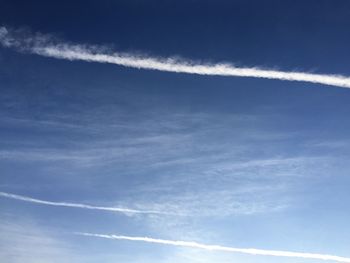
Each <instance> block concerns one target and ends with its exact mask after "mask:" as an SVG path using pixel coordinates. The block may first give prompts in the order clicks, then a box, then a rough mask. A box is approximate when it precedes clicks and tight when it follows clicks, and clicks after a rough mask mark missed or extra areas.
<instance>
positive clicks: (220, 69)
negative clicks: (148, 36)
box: [0, 27, 350, 88]
mask: <svg viewBox="0 0 350 263" xmlns="http://www.w3.org/2000/svg"><path fill="white" fill-rule="evenodd" d="M0 43H1V44H2V45H3V46H4V47H10V48H15V49H17V50H20V51H23V52H29V53H33V54H37V55H40V56H45V57H52V58H57V59H67V60H81V61H87V62H99V63H110V64H116V65H119V66H124V67H130V68H138V69H150V70H159V71H166V72H176V73H188V74H198V75H217V76H235V77H251V78H265V79H278V80H288V81H303V82H311V83H318V84H324V85H331V86H337V87H342V88H350V77H346V76H342V75H324V74H313V73H305V72H285V71H278V70H268V69H261V68H257V67H252V68H243V67H242V68H239V67H235V66H234V65H231V64H228V63H218V64H203V63H202V64H201V63H197V64H196V63H194V62H193V61H189V60H179V59H174V58H168V59H164V58H153V57H141V56H135V55H131V54H125V53H111V52H106V51H105V50H104V49H103V48H101V47H96V46H86V45H71V44H67V43H62V42H57V41H54V40H53V39H52V37H50V36H44V35H34V36H33V35H29V36H23V35H21V34H19V33H18V32H17V33H16V31H15V32H10V31H9V30H7V29H6V28H5V27H0Z"/></svg>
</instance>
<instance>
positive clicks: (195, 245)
mask: <svg viewBox="0 0 350 263" xmlns="http://www.w3.org/2000/svg"><path fill="white" fill-rule="evenodd" d="M77 234H78V235H82V236H87V237H99V238H106V239H116V240H129V241H141V242H147V243H155V244H162V245H171V246H179V247H191V248H198V249H203V250H209V251H223V252H233V253H243V254H250V255H262V256H275V257H291V258H304V259H319V260H331V261H337V262H343V263H349V262H350V258H346V257H341V256H335V255H327V254H314V253H303V252H292V251H279V250H264V249H256V248H236V247H227V246H220V245H206V244H201V243H197V242H191V241H182V240H167V239H158V238H151V237H132V236H121V235H104V234H93V233H77Z"/></svg>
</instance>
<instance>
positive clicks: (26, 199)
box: [0, 192, 170, 215]
mask: <svg viewBox="0 0 350 263" xmlns="http://www.w3.org/2000/svg"><path fill="white" fill-rule="evenodd" d="M0 196H1V197H5V198H10V199H15V200H20V201H24V202H30V203H35V204H41V205H50V206H63V207H72V208H82V209H90V210H103V211H110V212H118V213H123V214H162V215H169V214H170V213H166V212H160V211H153V210H136V209H129V208H120V207H108V206H93V205H88V204H77V203H66V202H52V201H46V200H41V199H35V198H31V197H27V196H23V195H16V194H10V193H5V192H0Z"/></svg>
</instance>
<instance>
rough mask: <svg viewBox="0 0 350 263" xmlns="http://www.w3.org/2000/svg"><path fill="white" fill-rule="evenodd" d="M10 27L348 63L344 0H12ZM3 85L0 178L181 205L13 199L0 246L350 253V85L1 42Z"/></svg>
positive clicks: (150, 252) (344, 66) (53, 258)
mask: <svg viewBox="0 0 350 263" xmlns="http://www.w3.org/2000/svg"><path fill="white" fill-rule="evenodd" d="M0 26H6V27H11V28H27V29H29V30H31V31H32V32H41V33H45V34H51V35H54V36H57V37H59V38H60V39H62V40H63V41H69V42H72V43H78V44H96V45H107V46H109V47H110V48H111V49H113V50H115V51H121V52H129V53H136V54H143V55H151V56H156V57H169V56H180V57H184V58H188V59H193V60H196V61H208V62H213V63H215V62H222V61H224V62H231V63H234V64H235V65H237V66H248V67H249V66H262V67H267V68H276V69H280V70H300V71H307V72H317V73H332V74H342V75H347V76H349V75H350V61H349V59H348V57H349V55H350V54H349V52H350V51H349V46H350V2H349V1H334V0H329V1H311V0H310V1H277V0H276V1H152V2H146V1H99V2H97V1H56V2H55V1H14V0H12V1H0ZM0 90H1V93H0V191H1V192H8V193H15V194H20V195H25V196H30V197H35V198H39V199H43V200H49V201H66V202H76V203H88V204H92V205H101V206H122V207H130V208H136V209H146V210H149V209H155V210H162V211H171V212H173V213H175V214H181V215H171V216H169V215H164V216H160V215H138V216H130V215H129V216H125V215H123V214H116V213H109V212H103V211H85V210H79V209H73V208H64V207H50V206H40V205H37V204H31V203H26V202H21V201H16V200H10V199H6V198H3V197H1V199H0V206H1V211H0V260H1V262H5V263H17V262H23V260H24V259H25V261H26V262H29V263H30V262H36V263H38V262H43V263H46V262H72V261H74V262H102V261H103V262H119V261H126V262H135V263H138V262H169V263H170V262H174V261H176V262H179V263H182V262H208V263H209V262H222V261H225V262H237V261H238V262H242V263H250V262H255V263H260V262H261V263H262V262H279V263H280V262H295V259H284V258H269V257H260V256H243V255H236V254H228V253H214V252H210V253H209V252H202V251H197V250H193V249H187V248H186V249H179V248H173V247H162V246H159V245H152V244H142V243H135V242H126V241H111V240H100V239H90V238H86V237H80V236H75V235H74V234H73V233H74V232H79V231H80V232H92V233H119V234H124V235H130V236H133V235H135V236H137V235H139V236H145V235H148V236H152V237H158V238H165V239H179V240H193V241H198V242H204V243H213V244H221V245H227V246H236V247H256V248H262V249H281V250H292V251H305V252H314V253H329V254H338V255H341V256H348V257H349V256H350V254H349V247H348V244H349V243H350V231H349V227H348V222H349V220H350V213H349V209H350V207H349V206H350V205H349V202H350V194H349V190H348V189H349V184H350V178H349V170H350V164H349V163H348V160H349V157H350V148H349V147H350V136H349V130H350V121H349V115H350V106H349V105H350V104H349V101H350V90H348V89H342V88H337V87H330V86H324V85H316V84H310V83H303V82H299V83H298V82H284V81H278V80H264V79H252V78H232V77H212V76H198V75H186V74H175V73H164V72H156V71H148V70H137V69H130V68H123V67H118V66H115V65H108V64H95V63H86V62H71V61H64V60H56V59H53V58H44V57H40V56H36V55H30V54H24V53H19V52H16V51H14V50H10V49H6V48H3V47H1V48H0ZM72 259H73V260H72ZM40 260H41V261H40ZM298 262H312V260H305V261H304V260H299V259H298ZM315 262H316V261H315Z"/></svg>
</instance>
